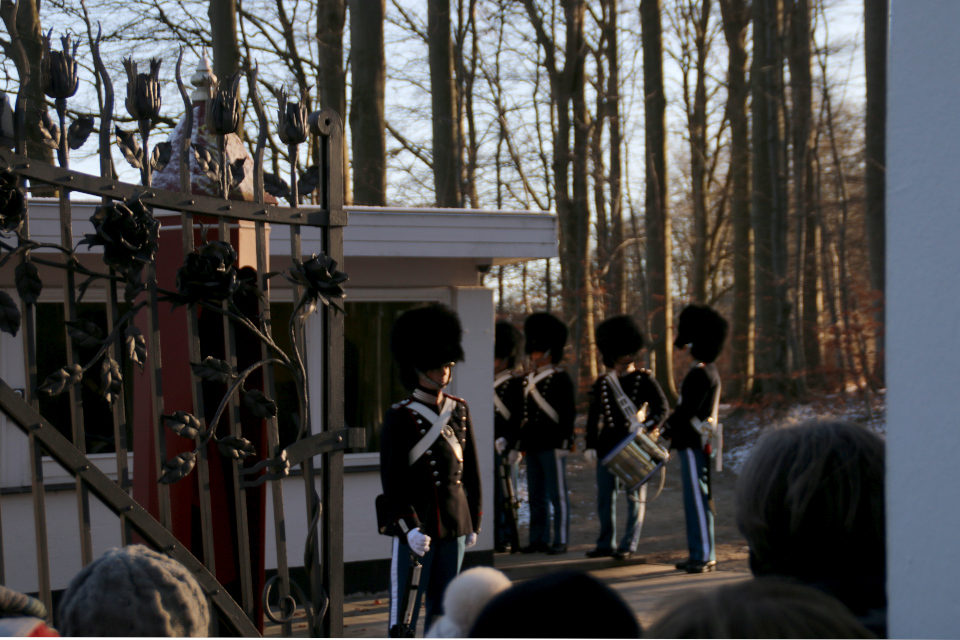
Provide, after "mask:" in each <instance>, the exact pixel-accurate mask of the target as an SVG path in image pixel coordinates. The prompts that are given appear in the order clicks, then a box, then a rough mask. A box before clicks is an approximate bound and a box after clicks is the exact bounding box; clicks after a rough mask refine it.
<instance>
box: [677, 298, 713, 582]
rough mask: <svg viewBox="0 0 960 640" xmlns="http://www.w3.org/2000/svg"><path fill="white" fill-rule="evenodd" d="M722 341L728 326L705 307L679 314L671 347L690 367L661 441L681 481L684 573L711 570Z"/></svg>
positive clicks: (693, 307)
mask: <svg viewBox="0 0 960 640" xmlns="http://www.w3.org/2000/svg"><path fill="white" fill-rule="evenodd" d="M726 337H727V321H726V320H725V319H724V318H723V316H721V315H720V314H719V313H717V312H716V311H715V310H714V309H712V308H711V307H709V306H707V305H702V304H690V305H687V306H686V307H685V308H684V309H683V311H682V312H681V313H680V321H679V323H678V325H677V339H676V340H674V343H673V346H674V347H675V348H677V349H688V350H689V353H690V356H691V357H692V358H693V359H694V363H693V366H692V367H691V368H690V371H688V372H687V375H686V376H685V377H684V379H683V383H682V384H681V386H680V400H679V402H678V404H677V406H676V408H675V409H674V410H673V413H671V414H670V416H669V417H668V418H667V422H666V425H665V427H664V430H663V437H664V438H669V439H670V441H671V442H670V448H671V449H676V450H677V455H678V456H679V458H680V469H681V475H682V477H683V506H684V511H685V513H686V517H687V546H688V548H689V552H690V557H689V558H688V559H687V560H684V561H683V562H678V563H677V568H678V569H681V570H685V571H687V573H703V572H705V571H713V570H714V569H715V568H716V565H717V558H716V552H715V550H714V541H713V518H714V509H715V507H714V503H713V496H712V493H711V490H710V455H711V453H712V451H711V445H710V442H709V441H710V438H711V436H713V435H714V434H715V432H716V431H715V430H716V428H717V425H718V416H717V411H718V408H719V405H720V375H719V373H717V365H716V364H714V362H715V361H716V359H717V357H718V356H719V355H720V350H721V349H723V342H724V340H725V339H726Z"/></svg>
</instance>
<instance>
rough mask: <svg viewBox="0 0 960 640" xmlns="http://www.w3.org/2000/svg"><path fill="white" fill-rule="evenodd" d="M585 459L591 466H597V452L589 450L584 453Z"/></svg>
mask: <svg viewBox="0 0 960 640" xmlns="http://www.w3.org/2000/svg"><path fill="white" fill-rule="evenodd" d="M583 457H584V459H585V460H586V461H587V462H589V463H590V464H597V450H596V449H587V450H586V451H584V452H583Z"/></svg>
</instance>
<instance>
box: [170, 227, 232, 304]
mask: <svg viewBox="0 0 960 640" xmlns="http://www.w3.org/2000/svg"><path fill="white" fill-rule="evenodd" d="M236 261H237V252H236V250H235V249H234V248H233V247H231V246H230V244H229V243H227V242H223V241H222V240H213V241H211V242H208V243H206V244H205V245H203V246H202V247H200V249H199V250H198V251H196V252H194V253H188V254H187V255H186V256H184V259H183V266H182V267H180V268H179V269H178V270H177V293H179V294H180V298H181V301H182V302H184V303H186V304H193V303H196V302H199V301H201V300H205V301H218V302H219V301H221V300H226V299H227V298H229V297H231V296H232V295H233V294H234V292H235V291H236V290H237V288H239V286H240V280H239V278H238V277H237V270H236V268H235V267H234V264H235V263H236Z"/></svg>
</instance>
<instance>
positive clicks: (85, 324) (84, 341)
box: [65, 318, 103, 349]
mask: <svg viewBox="0 0 960 640" xmlns="http://www.w3.org/2000/svg"><path fill="white" fill-rule="evenodd" d="M65 324H66V325H67V335H68V336H70V337H71V338H72V339H73V341H74V342H76V343H77V344H78V345H80V346H81V347H85V348H87V349H96V348H97V347H99V346H100V345H102V344H103V331H102V330H101V329H100V327H98V326H97V325H96V324H95V323H93V322H90V321H89V320H84V319H82V318H81V319H79V320H75V321H73V322H71V321H69V320H68V321H67V322H66V323H65Z"/></svg>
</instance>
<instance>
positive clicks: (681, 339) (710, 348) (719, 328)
mask: <svg viewBox="0 0 960 640" xmlns="http://www.w3.org/2000/svg"><path fill="white" fill-rule="evenodd" d="M726 338H727V321H726V320H725V319H724V318H723V316H721V315H720V314H719V313H717V312H716V311H714V310H713V309H712V308H711V307H710V306H709V305H705V304H689V305H687V306H686V307H684V309H683V311H681V312H680V321H679V322H678V323H677V339H676V340H674V341H673V346H675V347H676V348H678V349H682V348H683V347H684V346H686V345H688V344H689V345H690V355H691V356H693V357H694V358H696V359H697V360H699V361H700V362H713V361H714V360H716V359H717V357H718V356H719V355H720V350H721V349H723V341H724V340H726Z"/></svg>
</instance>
